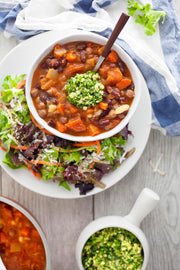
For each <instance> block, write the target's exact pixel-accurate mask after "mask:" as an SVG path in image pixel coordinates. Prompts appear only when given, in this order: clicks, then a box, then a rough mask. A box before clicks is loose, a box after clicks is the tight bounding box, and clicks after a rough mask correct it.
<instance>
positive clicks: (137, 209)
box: [76, 188, 160, 270]
mask: <svg viewBox="0 0 180 270" xmlns="http://www.w3.org/2000/svg"><path fill="white" fill-rule="evenodd" d="M159 200H160V198H159V196H158V195H157V194H156V193H155V192H154V191H152V190H151V189H149V188H144V189H143V190H142V192H141V193H140V195H139V197H138V198H137V200H136V202H135V204H134V206H133V208H132V209H131V211H130V213H129V214H128V215H127V216H124V217H120V216H105V217H101V218H98V219H96V220H94V221H92V222H91V223H90V224H88V225H87V226H86V227H85V228H84V230H83V231H82V232H81V234H80V236H79V238H78V241H77V245H76V261H77V265H78V267H79V270H84V267H83V265H82V250H83V247H84V245H85V243H86V242H87V240H88V239H89V238H90V237H91V236H92V235H93V234H94V233H95V232H97V231H99V230H102V229H104V228H108V227H119V228H123V229H126V230H128V231H130V232H131V233H133V234H134V235H135V236H136V237H137V238H138V239H139V241H140V243H141V245H142V247H143V252H144V261H143V265H142V268H141V270H145V269H146V267H147V264H148V260H149V244H148V241H147V238H146V236H145V234H144V233H143V231H142V230H141V229H140V228H139V226H140V223H141V221H142V220H143V219H144V218H145V216H147V215H148V214H149V213H150V212H151V211H152V210H153V209H154V207H155V206H156V205H157V203H158V202H159Z"/></svg>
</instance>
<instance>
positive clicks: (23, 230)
mask: <svg viewBox="0 0 180 270" xmlns="http://www.w3.org/2000/svg"><path fill="white" fill-rule="evenodd" d="M29 233H30V229H29V228H28V227H25V228H23V229H22V230H21V235H23V236H28V235H29Z"/></svg>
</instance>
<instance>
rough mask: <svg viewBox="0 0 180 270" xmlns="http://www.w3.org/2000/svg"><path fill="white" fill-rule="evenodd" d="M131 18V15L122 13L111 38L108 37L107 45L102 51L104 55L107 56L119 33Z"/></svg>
mask: <svg viewBox="0 0 180 270" xmlns="http://www.w3.org/2000/svg"><path fill="white" fill-rule="evenodd" d="M128 19H129V15H127V14H125V13H122V14H121V16H120V18H119V20H118V22H117V24H116V26H115V28H114V30H113V32H112V34H111V36H110V38H109V39H108V42H107V43H106V46H105V48H104V50H103V52H102V54H101V55H102V57H106V56H107V55H108V53H109V51H110V49H111V47H112V45H113V43H114V41H115V40H116V38H117V37H118V35H119V33H120V32H121V30H122V29H123V27H124V25H125V24H126V22H127V21H128Z"/></svg>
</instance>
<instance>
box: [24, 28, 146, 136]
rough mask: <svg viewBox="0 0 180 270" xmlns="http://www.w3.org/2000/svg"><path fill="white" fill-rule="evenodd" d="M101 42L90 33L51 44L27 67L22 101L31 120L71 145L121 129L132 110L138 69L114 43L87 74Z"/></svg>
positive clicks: (103, 41)
mask: <svg viewBox="0 0 180 270" xmlns="http://www.w3.org/2000/svg"><path fill="white" fill-rule="evenodd" d="M106 42H107V39H106V38H104V37H102V36H99V35H97V34H94V33H90V32H85V31H80V32H79V33H78V34H74V35H73V34H72V35H67V36H64V37H63V38H61V39H56V40H54V41H53V42H52V44H51V45H50V46H48V47H47V48H46V49H45V50H44V51H43V52H42V53H41V54H40V55H39V56H38V58H36V60H35V61H34V63H33V64H32V66H31V68H30V71H29V73H28V76H27V82H26V98H27V103H28V106H29V109H30V112H31V114H32V116H33V117H34V119H35V121H36V122H37V123H38V124H39V125H41V126H42V127H43V128H44V129H45V130H47V131H48V132H50V133H52V134H54V135H56V136H58V137H61V138H64V139H67V140H71V141H96V140H101V139H104V138H107V137H111V136H113V135H114V134H116V133H118V132H119V131H120V130H122V129H123V128H124V127H125V126H126V125H127V123H128V122H129V121H130V119H131V117H132V116H133V115H134V112H135V110H136V108H137V106H138V103H139V101H140V96H141V90H142V89H141V88H142V86H141V80H140V77H139V72H138V68H137V66H136V65H135V63H134V62H133V60H132V59H131V58H130V56H128V55H127V53H126V52H125V51H124V50H122V49H121V48H120V47H119V46H117V45H116V44H115V45H114V46H113V47H112V51H111V52H110V53H109V55H108V56H107V57H106V59H105V61H104V62H103V64H102V65H101V67H100V68H99V71H98V74H94V73H92V70H93V68H94V66H95V64H96V62H97V60H98V57H99V55H100V54H101V53H102V50H103V46H104V44H106Z"/></svg>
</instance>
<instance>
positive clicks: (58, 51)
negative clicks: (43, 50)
mask: <svg viewBox="0 0 180 270" xmlns="http://www.w3.org/2000/svg"><path fill="white" fill-rule="evenodd" d="M65 53H66V50H65V49H64V48H63V47H61V46H60V45H59V44H56V45H55V46H54V52H53V54H54V57H57V58H61V56H63V55H64V54H65Z"/></svg>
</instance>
